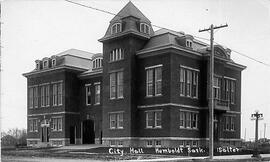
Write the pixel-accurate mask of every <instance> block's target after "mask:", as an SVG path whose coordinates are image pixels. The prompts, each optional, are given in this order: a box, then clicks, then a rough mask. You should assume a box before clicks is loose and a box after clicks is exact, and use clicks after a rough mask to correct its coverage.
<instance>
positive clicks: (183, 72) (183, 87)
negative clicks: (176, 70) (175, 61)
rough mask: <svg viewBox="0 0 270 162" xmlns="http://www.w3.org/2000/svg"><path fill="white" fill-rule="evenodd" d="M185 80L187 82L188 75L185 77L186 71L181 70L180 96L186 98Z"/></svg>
mask: <svg viewBox="0 0 270 162" xmlns="http://www.w3.org/2000/svg"><path fill="white" fill-rule="evenodd" d="M185 80H186V75H185V69H183V68H180V95H181V96H184V95H185V88H186V87H185Z"/></svg>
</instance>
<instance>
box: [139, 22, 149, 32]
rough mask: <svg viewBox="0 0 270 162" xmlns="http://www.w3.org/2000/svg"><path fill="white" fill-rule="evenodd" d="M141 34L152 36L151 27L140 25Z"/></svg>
mask: <svg viewBox="0 0 270 162" xmlns="http://www.w3.org/2000/svg"><path fill="white" fill-rule="evenodd" d="M140 32H142V33H146V34H150V27H149V25H147V24H145V23H141V24H140Z"/></svg>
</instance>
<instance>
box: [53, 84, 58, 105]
mask: <svg viewBox="0 0 270 162" xmlns="http://www.w3.org/2000/svg"><path fill="white" fill-rule="evenodd" d="M53 105H54V106H56V105H57V84H53Z"/></svg>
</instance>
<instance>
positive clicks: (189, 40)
mask: <svg viewBox="0 0 270 162" xmlns="http://www.w3.org/2000/svg"><path fill="white" fill-rule="evenodd" d="M175 39H176V42H177V43H178V44H179V45H180V46H183V47H186V48H190V49H193V40H194V37H193V36H192V35H189V34H185V35H183V36H181V37H180V36H178V37H176V38H175Z"/></svg>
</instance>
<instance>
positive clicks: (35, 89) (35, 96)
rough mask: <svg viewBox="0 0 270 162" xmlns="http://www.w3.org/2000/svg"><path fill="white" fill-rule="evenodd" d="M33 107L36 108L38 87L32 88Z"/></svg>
mask: <svg viewBox="0 0 270 162" xmlns="http://www.w3.org/2000/svg"><path fill="white" fill-rule="evenodd" d="M34 107H35V108H37V107H38V87H34Z"/></svg>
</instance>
